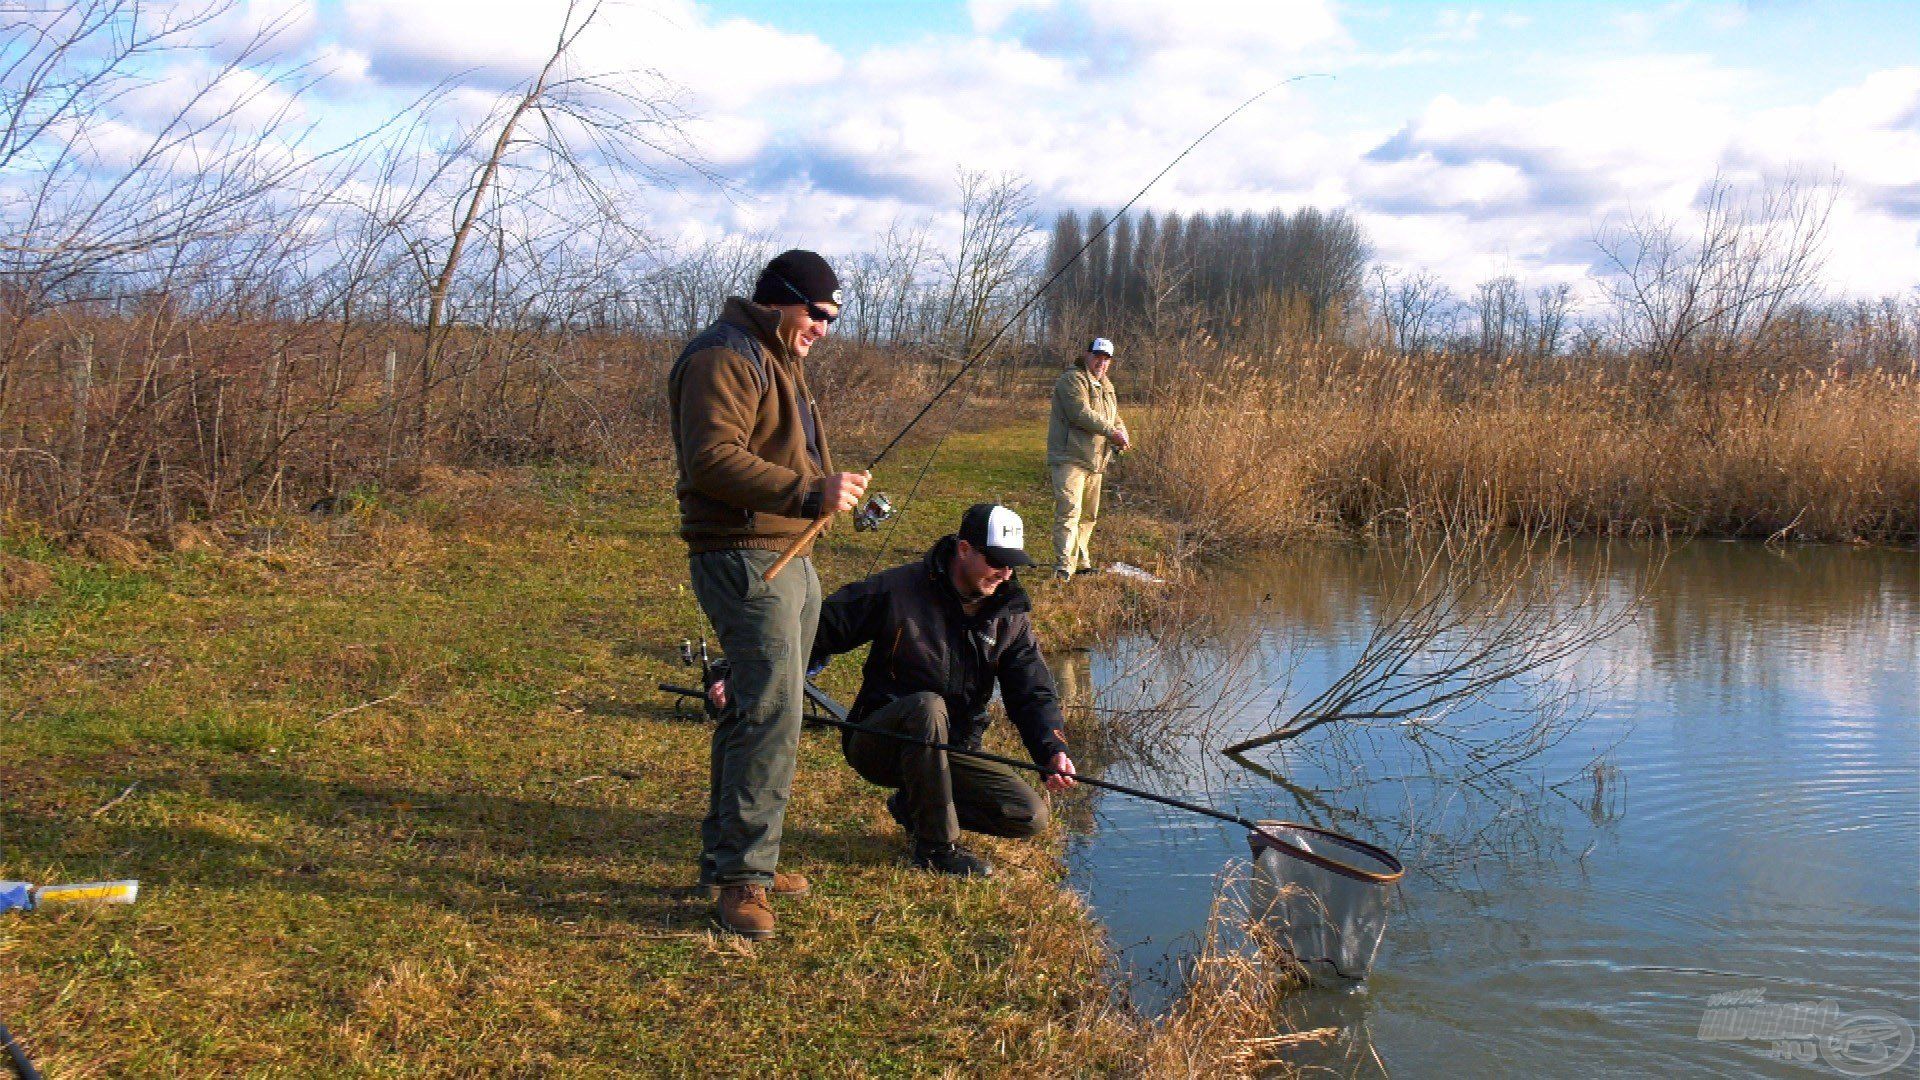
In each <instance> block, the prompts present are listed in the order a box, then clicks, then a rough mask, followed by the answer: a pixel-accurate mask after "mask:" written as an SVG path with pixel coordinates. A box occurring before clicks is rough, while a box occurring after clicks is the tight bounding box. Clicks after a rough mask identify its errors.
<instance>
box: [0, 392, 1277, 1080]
mask: <svg viewBox="0 0 1920 1080" xmlns="http://www.w3.org/2000/svg"><path fill="white" fill-rule="evenodd" d="M1043 442H1044V432H1043V430H1042V426H1041V422H1040V418H1039V413H1038V411H1037V410H1036V412H1035V414H1033V415H1031V416H1029V417H1027V418H1026V419H1025V421H1024V422H1022V423H1021V425H1020V426H1019V427H1017V428H1013V429H1008V430H1002V431H998V432H994V433H991V434H989V435H962V436H958V437H956V438H955V439H953V440H952V441H951V442H950V443H949V444H948V447H947V449H946V450H945V451H944V452H943V454H942V456H941V459H940V461H939V463H938V464H937V466H936V468H935V470H934V472H933V474H932V475H931V476H930V478H929V481H928V484H927V485H926V487H925V488H924V489H923V490H922V492H921V494H920V496H919V497H918V499H917V500H916V502H915V504H914V507H913V510H912V512H910V513H909V514H908V515H906V516H905V517H904V518H903V519H902V520H901V522H900V526H899V528H900V530H901V531H900V532H899V533H898V534H897V535H895V536H894V537H892V538H891V543H892V545H893V550H892V552H891V553H890V554H888V555H885V556H884V557H883V556H881V555H880V543H881V540H880V538H879V537H876V536H875V535H874V534H870V533H868V534H858V535H855V534H853V533H852V532H851V530H838V531H836V532H835V533H834V534H833V536H831V537H830V538H829V540H828V541H827V543H826V544H825V545H824V547H823V549H822V552H821V560H820V561H821V566H822V576H823V577H824V578H826V579H827V581H828V582H829V584H832V583H834V582H839V581H845V580H849V579H851V578H853V577H855V576H858V575H861V574H864V573H866V572H867V571H868V570H869V569H871V568H872V566H873V565H874V564H875V563H876V562H880V563H885V564H890V563H893V562H898V561H901V560H903V559H905V558H909V557H911V556H912V555H914V554H917V553H918V552H919V551H920V550H922V549H923V548H924V546H925V545H926V544H927V543H928V542H930V541H931V539H932V538H933V537H934V536H935V535H937V534H938V533H939V532H940V531H943V530H944V529H945V528H946V527H948V526H950V524H951V522H952V521H953V520H955V519H956V518H957V516H958V513H959V509H960V508H961V507H962V506H964V505H966V504H967V503H968V502H971V501H972V500H974V499H975V498H978V497H979V496H980V495H981V493H983V492H985V493H989V494H993V495H998V496H1000V497H1004V498H1008V499H1010V500H1012V501H1013V502H1014V503H1015V505H1017V506H1019V508H1020V509H1022V510H1023V511H1024V512H1025V513H1027V514H1028V515H1029V519H1030V520H1034V521H1036V522H1041V521H1044V520H1045V515H1046V511H1045V509H1044V508H1045V506H1046V505H1047V500H1048V495H1047V492H1046V488H1045V486H1044V475H1045V474H1044V468H1043V467H1042V465H1041V455H1040V453H1039V450H1040V448H1041V447H1042V445H1043ZM923 451H924V447H922V448H921V452H923ZM673 522H674V518H673V511H672V509H671V505H670V498H669V496H668V494H667V491H666V488H665V485H664V484H663V483H661V482H660V481H659V478H658V477H657V476H653V475H644V476H637V475H634V474H630V473H628V474H621V473H607V472H602V471H598V470H571V471H567V470H552V469H499V468H489V469H483V470H471V469H465V470H452V469H448V470H427V471H425V472H423V474H422V475H421V476H420V477H419V478H418V481H417V483H416V485H415V491H414V492H413V493H411V494H405V495H400V494H394V493H391V492H386V491H381V490H375V489H369V490H363V491H361V492H359V493H357V494H356V496H355V497H354V498H353V499H350V500H346V501H345V502H344V503H343V505H341V506H339V507H336V508H334V509H333V511H332V512H331V513H330V514H328V515H326V516H321V515H309V514H294V515H288V516H285V517H282V518H277V519H271V520H264V521H256V522H255V523H254V524H253V525H252V526H251V527H249V528H247V529H245V530H241V531H237V532H236V533H235V534H234V535H233V536H232V538H231V539H229V540H223V541H221V546H222V551H220V552H209V551H195V552H192V553H178V552H172V551H164V550H163V551H161V552H158V553H145V554H143V559H144V562H143V563H142V565H140V566H132V565H116V564H108V563H104V562H98V561H92V560H87V559H84V558H80V557H76V556H75V555H73V554H72V553H70V552H69V551H67V550H66V549H64V548H61V547H57V546H54V545H51V544H47V543H44V542H38V541H30V540H26V539H22V538H20V537H19V536H17V535H16V537H15V538H14V539H12V540H10V541H9V542H8V546H9V547H10V548H12V549H13V550H12V552H10V553H9V554H8V555H6V556H5V558H4V559H0V575H4V578H3V580H5V581H6V582H9V583H17V582H27V581H29V580H30V579H31V580H33V581H38V582H39V590H40V591H39V593H38V596H37V598H32V599H29V598H25V597H26V594H25V593H22V594H20V595H21V596H22V598H21V599H19V600H17V601H16V602H12V603H10V604H9V605H7V606H4V607H0V680H3V682H4V691H5V696H6V697H7V698H8V699H9V700H13V701H18V702H20V703H22V704H23V705H25V706H26V708H24V709H22V710H21V711H20V712H19V713H18V714H17V715H13V716H12V717H11V722H10V723H7V724H5V725H0V751H3V752H0V789H4V790H5V792H6V795H7V797H6V799H5V800H0V877H9V878H23V879H28V880H40V881H70V880H88V879H97V878H117V877H134V878H139V879H141V881H142V882H143V887H142V893H141V901H140V903H139V904H138V905H136V906H134V907H132V908H125V909H117V910H113V911H107V912H100V913H78V912H76V913H72V914H68V915H63V916H57V917H42V916H35V917H33V918H19V919H13V920H10V921H8V922H7V923H6V924H5V925H4V926H0V1000H4V1001H5V1002H7V1003H8V1004H7V1005H6V1009H7V1010H8V1013H7V1015H6V1017H5V1019H6V1021H7V1023H8V1024H9V1026H10V1027H11V1028H12V1029H13V1030H14V1031H15V1032H16V1034H19V1035H20V1036H22V1037H23V1038H24V1039H25V1040H26V1042H27V1045H28V1046H29V1048H30V1049H31V1050H32V1052H33V1053H34V1054H35V1055H36V1057H37V1058H38V1059H39V1060H40V1061H41V1063H42V1064H43V1065H44V1066H45V1067H47V1069H48V1074H49V1075H52V1076H159V1075H240V1074H246V1075H266V1076H313V1075H328V1076H398V1075H409V1076H412V1075H477V1074H481V1073H486V1074H490V1075H507V1076H544V1075H578V1074H633V1073H641V1074H648V1075H716V1076H724V1075H767V1074H774V1075H834V1076H909V1075H912V1076H920V1075H941V1074H942V1073H943V1072H944V1073H946V1074H948V1075H955V1076H982V1075H987V1076H1000V1075H1005V1076H1013V1075H1018V1076H1075V1075H1088V1074H1104V1075H1146V1074H1150V1075H1182V1074H1191V1073H1190V1072H1188V1070H1190V1069H1191V1068H1192V1067H1195V1066H1197V1065H1198V1064H1199V1063H1214V1062H1222V1063H1228V1064H1229V1065H1231V1063H1232V1062H1233V1061H1235V1060H1238V1059H1236V1058H1235V1056H1234V1055H1235V1054H1236V1053H1237V1052H1238V1051H1237V1050H1236V1049H1235V1048H1237V1047H1240V1045H1241V1042H1240V1039H1241V1036H1243V1035H1263V1034H1268V1033H1271V1032H1272V1031H1274V1030H1275V1029H1276V1025H1277V1022H1276V1021H1274V1020H1273V1019H1272V1018H1270V1017H1268V1018H1261V1017H1260V1016H1258V1010H1257V1009H1250V1008H1245V1007H1241V1008H1240V1009H1239V1011H1237V1012H1234V1013H1232V1014H1230V1015H1232V1016H1237V1017H1241V1018H1242V1019H1243V1020H1244V1022H1245V1023H1246V1024H1248V1025H1252V1026H1250V1027H1248V1028H1246V1029H1245V1030H1244V1031H1238V1030H1236V1029H1234V1028H1233V1026H1232V1025H1230V1024H1228V1023H1227V1020H1226V1017H1227V1016H1228V1015H1229V1014H1227V1013H1221V1012H1219V1011H1218V1010H1216V1009H1214V1008H1212V1007H1210V1006H1207V1007H1203V1006H1198V1005H1196V1006H1195V1012H1194V1013H1193V1014H1192V1015H1191V1016H1189V1017H1188V1018H1187V1019H1184V1020H1182V1021H1181V1022H1180V1023H1177V1024H1158V1025H1156V1024H1152V1023H1150V1022H1148V1021H1146V1020H1143V1019H1142V1018H1140V1017H1138V1016H1136V1015H1134V1014H1132V1013H1131V1012H1129V1011H1128V1010H1127V1009H1125V1008H1124V1007H1122V1006H1121V1005H1119V1004H1117V998H1116V995H1115V992H1114V988H1113V986H1112V985H1111V984H1110V982H1109V981H1108V979H1109V972H1110V955H1109V953H1108V950H1107V945H1106V942H1105V939H1104V936H1103V934H1102V932H1101V930H1100V927H1099V925H1098V924H1097V922H1095V921H1094V919H1093V918H1092V916H1091V914H1090V912H1089V911H1088V910H1087V908H1086V906H1085V904H1084V903H1083V902H1082V901H1081V900H1080V899H1079V898H1078V897H1076V896H1075V895H1074V894H1072V893H1071V892H1068V891H1066V890H1063V889H1061V888H1060V877H1061V874H1062V866H1061V862H1060V858H1059V855H1060V850H1061V845H1062V843H1063V840H1064V837H1063V836H1061V835H1059V834H1055V835H1054V836H1052V837H1050V838H1049V840H1048V842H1046V843H1042V844H1037V845H1036V844H1030V843H1029V844H1022V843H1012V842H1002V841H995V840H990V839H989V840H986V841H984V843H983V844H982V846H983V847H984V848H985V850H986V851H987V852H988V853H989V854H990V855H991V857H992V858H993V859H994V860H995V862H996V863H997V864H998V865H999V867H1000V868H1001V874H1000V875H999V876H998V877H996V878H995V880H993V881H991V882H987V883H962V882H954V881H948V880H944V879H933V878H930V877H928V876H927V875H923V874H917V873H913V872H911V871H908V870H906V869H904V868H903V867H901V866H900V865H899V862H898V859H899V855H900V852H901V845H902V840H901V837H900V836H899V833H898V831H897V829H896V828H895V827H894V826H893V825H892V824H891V823H890V822H889V821H888V819H887V816H886V812H885V810H884V809H883V808H882V805H881V800H880V798H879V797H878V792H877V791H876V790H875V789H873V788H871V787H869V786H868V785H866V784H865V783H864V782H863V781H861V780H860V779H859V778H858V777H857V776H856V775H855V774H853V773H852V772H851V770H849V769H847V768H846V767H845V765H844V763H843V762H842V761H841V760H840V755H839V752H838V747H837V740H834V739H832V738H831V737H828V736H824V735H820V734H809V735H808V736H806V737H805V738H804V739H803V743H802V760H801V764H800V771H799V777H798V779H797V781H796V784H795V802H794V804H793V807H792V812H791V815H790V817H789V833H788V838H789V851H788V854H787V860H786V861H787V862H790V863H791V864H792V865H794V866H796V867H797V868H799V869H801V870H803V871H804V872H806V873H808V874H809V875H810V876H811V877H813V878H814V880H815V883H816V891H815V894H814V895H813V896H812V897H809V898H808V899H806V900H804V901H800V902H793V903H783V904H782V905H781V920H782V924H781V925H782V933H781V936H780V937H779V938H777V939H775V940H774V941H773V942H769V943H765V944H762V945H758V946H748V945H743V944H741V943H739V942H737V941H733V940H731V939H727V938H724V937H719V936H716V935H715V934H713V933H712V932H711V931H710V928H709V923H708V921H707V915H708V910H709V907H710V905H709V904H708V902H707V901H706V900H705V899H704V898H703V897H700V896H697V895H696V894H695V893H694V891H693V890H692V889H691V888H690V887H689V886H690V884H691V881H692V876H693V874H692V871H693V863H694V855H695V848H696V846H697V844H696V839H695V834H696V828H695V824H696V822H697V820H698V817H699V814H700V811H701V809H702V807H703V806H704V789H705V784H706V764H705V763H706V738H707V736H706V730H705V728H704V727H703V726H702V725H700V724H698V723H691V722H688V721H687V720H686V719H684V718H682V717H680V716H678V715H677V714H676V713H675V712H674V711H673V709H672V706H671V704H670V703H669V702H668V701H666V700H664V699H663V697H662V695H660V694H659V693H658V692H657V691H655V690H654V689H653V686H654V684H655V683H656V682H658V681H660V680H662V679H677V678H684V676H685V672H684V669H680V668H678V667H677V666H675V665H674V663H673V661H671V660H670V659H669V654H670V652H671V645H672V643H673V642H677V641H678V640H679V638H680V637H682V636H689V635H697V634H698V633H699V632H700V621H699V615H698V610H697V608H696V607H695V605H694V604H693V602H692V599H691V597H689V596H688V595H687V591H686V589H685V586H684V583H685V562H684V556H683V554H682V551H681V548H680V545H679V543H678V541H677V540H676V539H675V538H674V535H673ZM1135 528H1137V529H1138V534H1139V536H1146V535H1150V534H1151V528H1150V527H1148V526H1147V525H1146V524H1145V523H1137V524H1136V525H1135V526H1128V525H1127V523H1126V519H1124V518H1123V519H1120V520H1118V521H1116V523H1115V531H1116V534H1117V535H1116V538H1115V540H1116V543H1129V544H1130V543H1137V542H1139V540H1138V538H1137V537H1130V534H1131V533H1132V532H1133V530H1134V529H1135ZM1037 531H1038V530H1036V532H1037ZM8 587H9V588H10V589H13V588H15V587H16V586H15V585H14V584H9V586H8ZM1099 587H1100V588H1101V589H1102V590H1103V591H1105V590H1107V589H1109V588H1112V589H1113V591H1114V594H1115V599H1114V601H1113V603H1112V604H1111V605H1110V606H1111V607H1112V608H1113V609H1114V610H1116V611H1118V610H1123V609H1125V608H1126V607H1128V606H1129V605H1127V604H1125V603H1122V602H1120V601H1119V599H1118V596H1119V590H1118V587H1117V586H1113V587H1109V586H1106V585H1104V584H1102V585H1100V586H1099ZM1083 595H1089V596H1091V595H1095V594H1092V593H1087V594H1083ZM1036 596H1037V601H1038V603H1039V604H1040V606H1041V609H1042V613H1043V615H1046V614H1047V613H1050V612H1059V611H1062V610H1066V609H1068V608H1070V607H1071V606H1072V605H1070V604H1067V603H1063V602H1062V600H1063V599H1065V594H1063V593H1061V592H1057V591H1055V590H1054V589H1053V588H1052V587H1051V586H1041V587H1039V588H1038V589H1037V590H1036ZM1135 606H1137V603H1136V605H1135ZM856 671H857V665H856V664H853V663H851V662H849V661H844V660H843V661H842V662H841V663H840V664H837V665H835V666H834V667H833V668H831V669H829V671H828V673H827V676H826V678H827V681H828V685H829V686H830V687H831V688H833V689H836V690H838V691H839V692H841V693H842V694H844V693H846V692H847V691H848V690H849V689H850V688H851V686H850V683H851V679H852V678H853V677H854V674H855V672H856ZM136 781H137V782H138V787H137V788H135V789H134V791H133V793H132V794H131V795H129V796H128V797H126V798H125V799H123V800H121V801H119V802H118V803H114V802H113V801H112V800H114V799H115V798H116V797H117V796H118V795H120V794H121V793H122V792H125V791H126V790H127V789H128V787H129V786H130V785H132V784H133V783H135V782H136ZM103 807H106V809H105V811H104V812H99V813H96V811H100V810H101V808H103ZM1063 816H1071V815H1070V814H1068V815H1063ZM1208 985H1210V986H1214V987H1215V988H1216V989H1219V990H1226V989H1227V986H1226V984H1225V982H1224V981H1221V980H1213V981H1209V983H1208ZM1240 993H1243V994H1244V991H1241V992H1240ZM1196 1000H1199V999H1196ZM1249 1000H1255V999H1249ZM1257 1000H1264V999H1257ZM1256 1003H1257V1001H1256ZM1243 1004H1244V1003H1243ZM1203 1018H1204V1021H1203ZM1215 1043H1217V1045H1218V1046H1220V1047H1222V1048H1223V1049H1220V1050H1218V1051H1217V1052H1216V1051H1215V1050H1213V1049H1209V1046H1211V1045H1214V1044H1215ZM1240 1068H1241V1067H1240V1066H1231V1067H1227V1066H1223V1067H1222V1068H1219V1069H1215V1068H1212V1067H1211V1066H1209V1067H1208V1071H1209V1072H1211V1073H1213V1074H1214V1075H1229V1074H1232V1073H1234V1072H1237V1071H1239V1070H1240Z"/></svg>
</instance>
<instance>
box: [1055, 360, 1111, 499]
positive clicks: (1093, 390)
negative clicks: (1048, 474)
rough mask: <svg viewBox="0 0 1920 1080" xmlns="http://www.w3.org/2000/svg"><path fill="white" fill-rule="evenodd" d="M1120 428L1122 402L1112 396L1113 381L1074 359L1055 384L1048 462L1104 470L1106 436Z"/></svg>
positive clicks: (1107, 452) (1105, 462)
mask: <svg viewBox="0 0 1920 1080" xmlns="http://www.w3.org/2000/svg"><path fill="white" fill-rule="evenodd" d="M1119 428H1120V405H1119V402H1118V401H1116V400H1115V399H1114V396H1113V383H1112V382H1111V381H1109V380H1107V379H1096V378H1094V377H1093V375H1092V374H1090V373H1089V372H1088V371H1087V367H1086V363H1085V361H1084V360H1075V361H1074V362H1073V366H1072V367H1070V368H1068V369H1067V370H1066V371H1064V372H1062V373H1061V375H1060V378H1059V380H1058V381H1057V382H1055V383H1054V384H1053V412H1052V414H1051V415H1050V416H1049V417H1048V418H1047V465H1048V466H1049V467H1051V466H1054V465H1078V466H1080V467H1081V468H1083V469H1087V470H1090V471H1092V472H1102V471H1104V470H1105V469H1106V467H1107V458H1108V457H1110V456H1111V452H1110V451H1109V449H1108V445H1107V440H1108V439H1110V438H1112V437H1113V435H1114V433H1115V432H1117V431H1118V430H1119Z"/></svg>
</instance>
